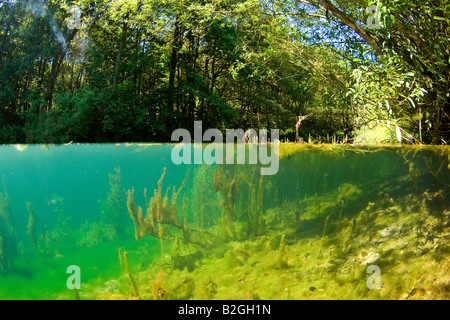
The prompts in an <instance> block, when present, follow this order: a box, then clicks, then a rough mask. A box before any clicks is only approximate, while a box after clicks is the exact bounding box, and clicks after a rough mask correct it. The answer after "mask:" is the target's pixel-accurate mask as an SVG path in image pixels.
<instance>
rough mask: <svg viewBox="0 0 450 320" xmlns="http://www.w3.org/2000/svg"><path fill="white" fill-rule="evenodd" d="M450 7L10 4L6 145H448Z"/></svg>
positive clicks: (2, 61) (3, 56)
mask: <svg viewBox="0 0 450 320" xmlns="http://www.w3.org/2000/svg"><path fill="white" fill-rule="evenodd" d="M449 12H450V2H449V1H447V0H429V1H425V2H424V1H419V0H379V1H373V0H352V1H344V0H278V1H261V0H217V1H213V2H207V1H200V0H172V1H167V0H157V1H156V0H126V1H125V0H100V1H92V0H74V1H60V0H59V1H57V0H44V1H39V0H6V1H5V0H2V1H0V143H1V144H22V143H28V144H35V143H55V144H62V143H70V142H99V143H108V142H144V141H145V142H169V141H170V139H171V133H172V132H173V131H174V130H175V129H177V128H186V129H189V130H192V129H193V124H194V121H202V123H203V127H204V128H205V129H207V128H217V129H219V130H225V128H244V129H248V128H255V129H275V128H276V129H279V130H280V139H281V140H283V141H305V142H330V143H331V142H341V143H345V142H350V143H361V144H367V143H398V142H403V143H408V144H448V142H449V140H450V125H449V123H450V121H449V110H450V109H449V103H450V90H449V73H450V45H449V42H450V28H449V20H450V18H449V17H450V15H449Z"/></svg>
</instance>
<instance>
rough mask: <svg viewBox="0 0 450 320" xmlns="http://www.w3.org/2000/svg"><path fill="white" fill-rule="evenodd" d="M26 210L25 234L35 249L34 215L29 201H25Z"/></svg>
mask: <svg viewBox="0 0 450 320" xmlns="http://www.w3.org/2000/svg"><path fill="white" fill-rule="evenodd" d="M26 206H27V211H28V226H27V235H28V237H30V241H31V245H32V247H33V249H34V250H35V251H36V250H37V230H36V215H35V213H34V208H33V205H32V204H31V201H27V202H26Z"/></svg>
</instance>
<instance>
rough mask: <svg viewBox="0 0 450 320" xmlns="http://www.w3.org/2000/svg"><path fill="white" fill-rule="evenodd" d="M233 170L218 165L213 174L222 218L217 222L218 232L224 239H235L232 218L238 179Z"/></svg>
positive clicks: (237, 191) (234, 210) (234, 209)
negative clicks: (220, 195)
mask: <svg viewBox="0 0 450 320" xmlns="http://www.w3.org/2000/svg"><path fill="white" fill-rule="evenodd" d="M234 170H235V167H234V166H227V165H219V167H218V168H217V169H216V171H215V173H214V184H213V188H214V192H221V194H222V202H221V206H222V218H221V219H220V221H219V227H218V232H219V235H220V236H222V237H223V238H225V239H234V238H235V237H236V232H235V228H234V216H235V213H236V204H237V195H238V193H239V177H237V176H236V175H235V172H234Z"/></svg>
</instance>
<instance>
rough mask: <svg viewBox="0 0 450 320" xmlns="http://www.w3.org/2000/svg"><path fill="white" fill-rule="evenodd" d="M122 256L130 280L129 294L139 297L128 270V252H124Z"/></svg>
mask: <svg viewBox="0 0 450 320" xmlns="http://www.w3.org/2000/svg"><path fill="white" fill-rule="evenodd" d="M123 256H124V258H125V265H126V268H127V274H128V279H129V280H130V285H131V291H132V292H131V293H132V294H133V296H135V297H139V292H138V289H137V286H136V282H134V279H133V275H132V274H131V270H130V265H129V263H128V252H126V251H125V252H124V253H123Z"/></svg>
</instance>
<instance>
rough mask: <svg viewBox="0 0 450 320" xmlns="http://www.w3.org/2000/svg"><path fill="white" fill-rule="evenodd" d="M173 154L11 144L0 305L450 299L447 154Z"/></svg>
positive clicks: (5, 166)
mask: <svg viewBox="0 0 450 320" xmlns="http://www.w3.org/2000/svg"><path fill="white" fill-rule="evenodd" d="M173 147H174V146H173V145H137V144H120V145H69V146H3V147H0V182H1V183H0V299H74V298H81V299H131V298H133V299H135V298H140V299H258V298H261V299H399V298H403V299H425V298H436V299H441V298H446V299H448V298H449V297H450V293H449V288H450V285H449V274H448V270H449V266H450V262H449V258H450V254H449V252H450V251H449V246H448V242H449V238H450V230H449V228H450V224H449V203H450V199H449V185H450V179H449V177H450V169H449V157H450V149H449V148H448V147H447V148H446V147H423V148H418V147H402V148H401V147H365V148H361V147H353V146H334V145H323V146H307V145H281V146H280V151H279V157H280V162H279V171H278V173H277V174H276V175H273V176H268V175H266V176H261V174H260V170H259V169H260V167H259V166H257V165H250V164H246V165H207V164H201V165H200V164H199V165H175V164H174V163H173V161H172V159H171V151H172V149H173ZM73 265H75V266H78V267H79V273H77V272H75V273H72V272H69V273H67V268H68V267H69V266H73ZM369 267H370V268H369ZM368 271H369V272H368ZM69 278H70V279H69ZM68 279H69V281H68ZM72 280H73V282H72ZM78 280H79V283H80V286H81V287H80V288H79V289H78V290H74V289H73V287H74V286H75V287H76V284H77V281H78ZM68 282H69V283H68ZM75 291H76V292H75Z"/></svg>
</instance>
